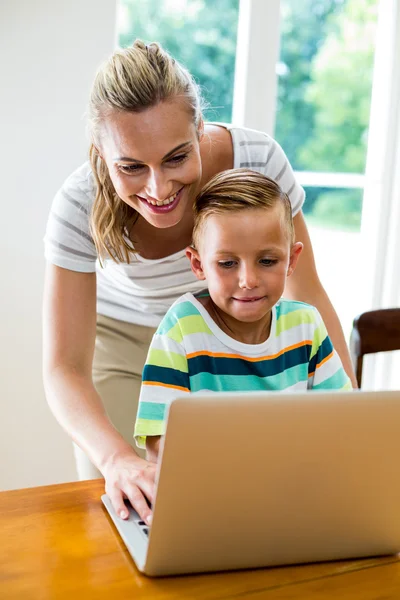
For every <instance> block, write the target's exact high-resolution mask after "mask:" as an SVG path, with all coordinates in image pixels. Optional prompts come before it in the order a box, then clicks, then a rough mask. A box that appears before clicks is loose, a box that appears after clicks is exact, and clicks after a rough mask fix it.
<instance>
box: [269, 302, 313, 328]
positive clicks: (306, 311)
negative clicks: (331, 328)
mask: <svg viewBox="0 0 400 600" xmlns="http://www.w3.org/2000/svg"><path fill="white" fill-rule="evenodd" d="M275 309H276V319H277V321H279V319H282V320H286V321H287V320H290V321H291V322H292V325H293V326H295V325H297V324H300V323H304V322H307V323H310V322H311V323H319V322H320V321H321V317H320V314H319V312H318V310H317V308H316V307H315V306H313V305H312V304H307V303H306V302H300V301H299V300H286V298H281V299H280V300H279V302H278V303H277V304H276V306H275Z"/></svg>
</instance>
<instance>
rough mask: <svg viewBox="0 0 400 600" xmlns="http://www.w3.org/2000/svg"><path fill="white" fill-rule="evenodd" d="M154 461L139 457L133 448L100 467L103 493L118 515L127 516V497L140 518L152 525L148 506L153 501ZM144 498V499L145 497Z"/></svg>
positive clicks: (116, 455) (155, 465) (111, 458)
mask: <svg viewBox="0 0 400 600" xmlns="http://www.w3.org/2000/svg"><path fill="white" fill-rule="evenodd" d="M156 469H157V464H156V463H155V462H151V461H147V460H144V459H143V458H139V456H137V455H136V454H135V452H134V451H133V450H131V451H129V450H128V451H124V452H123V453H119V454H115V455H114V456H111V457H110V458H109V459H108V460H107V461H106V462H105V464H104V465H103V466H102V468H101V471H102V473H103V476H104V479H105V483H106V493H107V495H108V497H109V498H110V500H111V504H112V505H113V508H114V510H115V512H116V513H117V515H118V516H119V517H121V519H127V518H128V516H129V513H128V510H127V508H126V506H125V503H124V498H127V499H128V500H129V502H130V503H131V505H132V507H133V508H134V509H135V510H136V512H137V513H138V514H139V516H140V518H141V519H142V520H143V521H145V523H147V525H151V520H152V512H151V509H150V507H149V505H148V502H147V500H148V501H149V502H150V504H153V501H154V491H155V475H156ZM146 499H147V500H146Z"/></svg>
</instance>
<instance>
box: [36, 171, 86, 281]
mask: <svg viewBox="0 0 400 600" xmlns="http://www.w3.org/2000/svg"><path fill="white" fill-rule="evenodd" d="M94 196H95V189H94V183H93V179H92V174H91V170H90V165H89V163H85V164H84V165H83V166H82V167H80V168H79V169H77V170H76V171H75V172H74V173H72V175H70V177H68V179H67V180H66V181H65V183H64V185H63V186H62V188H61V189H60V190H59V191H58V192H57V194H56V196H55V198H54V200H53V203H52V206H51V210H50V214H49V217H48V221H47V227H46V234H45V237H44V245H45V258H46V260H47V261H48V262H50V263H52V264H54V265H56V266H58V267H63V268H64V269H69V270H71V271H79V272H82V273H92V272H94V271H95V270H96V259H97V253H96V248H95V245H94V242H93V239H92V237H91V235H90V231H89V217H90V211H91V208H92V204H93V200H94Z"/></svg>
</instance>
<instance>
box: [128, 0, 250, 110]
mask: <svg viewBox="0 0 400 600" xmlns="http://www.w3.org/2000/svg"><path fill="white" fill-rule="evenodd" d="M238 12H239V0H218V3H217V4H216V3H215V2H213V1H212V0H146V1H144V2H143V0H120V4H119V15H118V41H119V44H120V45H121V46H128V45H130V44H131V43H132V42H133V40H134V39H135V38H141V39H143V40H144V41H145V42H146V43H149V42H153V41H156V42H159V43H161V45H162V46H163V47H164V48H166V49H167V50H168V51H169V52H170V53H171V54H172V56H173V57H174V58H176V59H178V60H179V61H180V62H181V63H182V64H183V65H184V66H185V67H187V68H188V70H189V71H190V72H191V74H192V75H193V76H194V78H195V79H196V81H197V83H199V84H200V87H201V90H202V93H203V97H204V98H205V101H206V105H207V106H208V108H207V109H206V110H205V117H206V119H207V120H209V121H222V122H230V121H231V118H232V98H233V83H234V72H235V56H236V37H237V23H238ZM221 15H223V18H221Z"/></svg>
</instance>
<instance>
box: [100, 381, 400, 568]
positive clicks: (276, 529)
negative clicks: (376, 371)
mask: <svg viewBox="0 0 400 600" xmlns="http://www.w3.org/2000/svg"><path fill="white" fill-rule="evenodd" d="M161 446H162V449H161V453H162V454H161V460H160V463H159V468H158V475H157V479H156V481H157V491H156V499H155V502H154V506H153V523H152V526H151V528H148V527H147V526H146V525H145V524H144V523H143V521H141V520H140V518H139V516H138V514H137V513H136V512H135V511H134V510H133V509H132V508H131V507H130V515H129V520H127V521H123V520H122V519H120V518H119V517H118V516H117V515H116V514H115V512H114V511H113V509H112V506H111V503H110V500H109V498H108V497H107V495H104V496H102V501H103V503H104V505H105V507H106V509H107V511H108V512H109V514H110V516H111V518H112V520H113V522H114V524H115V527H116V528H117V530H118V532H119V534H120V536H121V537H122V539H123V541H124V542H125V545H126V547H127V548H128V550H129V552H130V554H131V555H132V557H133V559H134V561H135V563H136V565H137V567H138V569H139V570H140V571H142V572H143V573H145V574H146V575H150V576H161V575H176V574H183V573H199V572H211V571H222V570H231V569H247V568H256V567H268V566H275V565H288V564H299V563H309V562H317V561H329V560H341V559H350V558H356V557H357V558H359V557H366V556H376V555H385V554H395V553H397V552H398V551H400V468H399V456H400V392H397V391H385V392H369V391H368V392H367V391H356V392H328V391H324V392H317V391H310V392H298V393H296V392H295V393H290V394H288V393H282V392H280V393H266V392H254V393H253V392H252V393H229V394H226V393H207V394H202V395H200V394H189V395H184V396H182V397H177V398H176V399H175V400H174V401H173V402H172V403H171V406H170V408H169V414H168V421H167V429H166V435H165V437H164V439H163V443H162V444H161Z"/></svg>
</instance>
